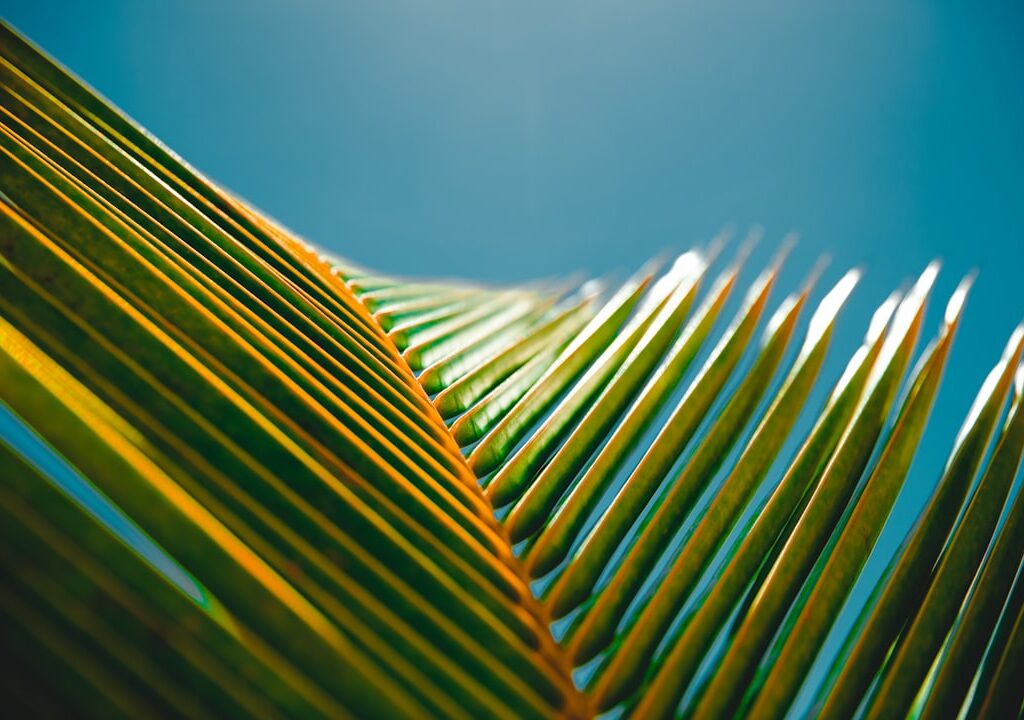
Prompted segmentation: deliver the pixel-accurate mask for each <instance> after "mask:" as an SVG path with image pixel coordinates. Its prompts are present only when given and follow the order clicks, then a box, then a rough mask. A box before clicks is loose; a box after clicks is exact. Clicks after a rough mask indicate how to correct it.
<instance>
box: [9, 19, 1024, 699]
mask: <svg viewBox="0 0 1024 720" xmlns="http://www.w3.org/2000/svg"><path fill="white" fill-rule="evenodd" d="M727 235H728V233H727V232H723V234H722V235H721V236H720V237H718V238H716V239H714V240H713V241H712V242H710V243H709V244H707V245H706V246H702V247H696V248H694V249H692V250H689V251H687V252H685V253H683V254H681V255H679V256H678V257H677V258H675V259H674V260H673V261H672V262H668V263H665V264H664V265H663V264H662V263H660V262H650V263H648V264H646V265H645V266H643V267H642V268H641V269H640V270H639V271H638V272H637V273H636V274H635V275H634V276H632V277H630V278H629V279H627V280H626V281H625V282H623V283H621V285H618V286H614V285H612V284H611V283H609V282H606V281H602V282H597V281H581V280H580V279H577V278H572V279H568V280H564V281H559V280H551V279H546V280H542V281H537V282H534V283H526V284H522V285H519V286H502V287H497V286H490V285H486V284H482V283H476V282H472V281H464V280H456V279H449V280H444V279H422V278H413V279H406V278H398V277H392V276H389V275H387V274H386V273H383V272H378V271H376V270H367V269H364V268H361V267H359V266H357V265H356V264H355V263H352V262H350V261H348V260H346V259H343V258H340V257H334V256H332V255H330V254H327V253H324V252H322V251H320V250H318V249H316V248H315V247H314V246H312V245H310V244H308V243H306V242H305V241H303V240H301V239H299V238H297V237H295V236H294V235H293V234H291V233H290V232H288V231H287V230H285V229H284V228H282V227H280V226H279V225H277V224H276V223H274V222H273V221H271V220H269V219H268V218H266V217H264V216H262V215H261V214H260V213H258V212H257V211H255V210H254V209H252V208H250V207H249V206H248V205H247V204H245V203H244V202H242V201H241V200H239V199H238V198H236V197H234V196H232V195H230V194H229V193H227V192H226V191H224V190H223V189H221V188H219V187H217V186H216V185H215V184H213V183H212V182H210V181H209V180H207V179H206V178H204V177H202V176H201V175H200V174H199V173H197V172H196V171H195V170H193V169H192V168H190V167H189V166H188V165H186V164H185V163H184V162H183V161H182V160H180V159H179V158H178V157H177V156H176V155H174V154H173V153H172V152H171V151H169V150H168V149H166V148H164V147H163V146H162V145H161V144H160V143H159V142H158V141H156V140H155V139H153V138H152V137H151V136H150V135H148V134H147V133H146V132H145V131H144V130H142V129H141V128H139V127H138V126H136V125H135V124H134V123H133V122H132V121H130V120H128V119H127V118H125V117H124V116H123V115H122V114H121V113H120V112H119V111H117V110H116V109H115V108H113V107H112V106H111V105H110V104H109V103H107V102H106V101H105V100H103V99H102V98H100V97H99V96H98V95H97V94H96V93H94V92H93V91H92V90H90V89H89V88H88V87H86V86H85V85H84V84H82V83H81V82H80V81H78V80H77V79H75V78H74V77H73V76H72V75H70V74H69V73H68V72H67V71H65V70H64V69H63V68H61V67H60V66H59V65H57V64H56V63H55V62H53V61H52V60H50V59H49V58H48V57H47V56H45V55H44V54H43V53H42V52H41V51H39V50H38V49H36V48H35V47H34V46H32V45H31V44H30V43H28V42H27V41H26V40H24V39H23V38H21V37H20V36H19V35H18V34H17V33H16V32H15V31H13V30H11V29H10V28H8V27H6V26H2V25H0V463H2V465H0V467H2V468H3V475H4V479H5V481H6V482H5V483H4V484H3V487H2V488H0V541H2V542H0V573H2V574H3V578H4V582H3V584H2V587H0V607H2V609H3V615H4V618H3V620H2V632H3V637H4V643H3V651H2V652H3V655H4V659H5V661H10V662H6V663H5V664H6V665H8V666H10V667H11V668H12V669H11V671H10V672H11V676H10V677H11V682H12V683H13V684H14V686H17V687H18V688H20V692H19V693H15V697H13V698H12V699H11V702H12V703H13V704H14V707H15V708H16V709H17V710H19V711H23V712H24V713H44V714H45V713H50V714H54V713H63V714H66V711H67V709H68V708H91V709H93V712H95V713H96V714H99V715H103V716H114V715H125V716H132V717H136V716H149V715H160V716H163V715H168V716H186V717H224V716H232V717H234V716H260V717H263V716H277V717H315V716H324V717H348V716H352V717H434V716H436V717H466V718H484V717H534V718H542V717H590V716H594V715H596V714H599V713H602V712H605V711H613V712H615V713H617V714H618V715H620V716H631V717H643V718H661V717H671V716H675V715H677V714H679V713H680V712H681V713H683V714H685V715H686V716H693V717H698V718H719V717H726V716H734V715H737V714H739V715H744V716H752V717H783V716H786V715H787V714H795V713H796V712H797V711H798V710H799V711H802V710H803V709H804V708H801V707H800V706H799V704H798V699H799V698H800V697H810V698H812V700H811V701H810V702H812V703H813V711H814V712H816V713H818V714H820V715H821V716H823V717H830V718H832V717H835V718H839V717H851V716H854V715H857V714H860V715H863V716H865V717H872V718H874V717H882V716H888V715H890V714H898V715H901V716H902V715H905V714H908V713H911V714H915V715H916V714H920V715H923V716H924V717H928V718H933V717H940V716H942V717H944V716H947V715H948V714H950V713H952V712H954V711H955V712H960V711H963V712H966V713H969V714H971V715H979V716H990V717H1005V716H1012V715H1013V714H1014V713H1018V712H1020V709H1021V702H1022V698H1021V694H1022V692H1024V688H1022V686H1021V685H1020V683H1019V676H1020V671H1021V667H1020V662H1021V643H1022V642H1024V640H1022V638H1024V630H1022V624H1024V616H1022V605H1024V578H1022V577H1021V576H1020V573H1019V568H1020V566H1021V562H1022V559H1024V558H1022V552H1024V550H1022V548H1024V499H1022V498H1024V493H1022V492H1021V491H1020V489H1019V482H1018V480H1017V478H1018V476H1019V467H1020V464H1021V456H1022V454H1024V411H1022V410H1021V405H1022V394H1024V368H1022V366H1021V357H1022V352H1024V331H1022V330H1021V329H1020V328H1018V329H1017V330H1016V331H1014V332H1013V334H1012V336H1011V337H1010V340H1009V342H1008V344H1007V345H1006V348H1005V350H1004V352H1003V355H1002V357H1001V358H1000V359H999V361H998V363H997V364H996V365H995V367H994V368H993V370H992V372H991V374H990V375H989V377H988V378H987V379H986V380H985V382H984V383H983V384H982V386H981V389H980V392H979V394H978V397H977V399H976V400H975V402H974V405H973V406H972V407H971V409H970V411H969V413H968V415H967V418H966V419H965V421H964V422H963V425H962V428H961V430H960V433H959V435H958V436H957V437H956V438H955V439H954V440H953V443H952V449H951V450H950V452H949V459H948V461H947V463H946V465H945V467H944V469H943V471H942V473H941V477H939V478H936V479H935V486H934V491H933V493H932V497H931V498H930V500H929V501H928V503H927V504H926V506H925V507H924V509H923V510H922V512H921V515H920V517H919V518H918V520H917V522H916V524H915V525H914V527H913V528H912V529H911V530H910V532H909V533H908V534H907V537H906V539H905V541H904V543H903V545H902V547H901V548H900V549H899V550H898V551H897V552H896V553H895V555H894V557H893V558H892V560H891V562H890V565H889V567H888V569H887V570H886V571H885V572H884V573H883V574H882V576H881V578H880V579H879V581H878V583H877V586H876V587H875V590H874V593H873V594H872V595H871V597H870V598H869V599H868V600H867V601H866V602H865V603H863V607H859V608H856V609H857V610H859V611H860V617H859V619H857V621H856V622H855V623H853V625H852V627H851V628H850V630H849V631H848V632H847V634H846V637H845V641H844V642H843V644H842V647H841V648H840V649H839V650H838V651H830V652H832V654H831V655H829V654H827V653H825V652H824V650H823V649H824V648H826V647H828V642H827V640H828V638H829V636H830V635H831V634H833V633H834V632H835V631H836V627H837V621H838V619H839V618H840V615H841V613H842V612H843V609H844V606H845V605H847V604H848V602H849V600H850V599H851V598H852V597H853V596H854V595H853V591H854V588H855V586H856V585H857V583H858V582H859V581H860V579H861V575H862V570H863V569H864V567H865V565H866V563H867V562H868V561H869V559H870V558H871V557H873V554H875V553H878V552H879V548H876V541H877V540H878V538H879V536H880V534H881V533H882V532H883V530H884V529H885V528H886V526H887V523H888V522H889V515H890V513H891V512H892V509H893V507H894V504H895V502H896V500H897V498H898V496H899V494H900V492H901V490H902V489H903V487H904V484H905V483H906V481H907V477H908V474H909V473H910V471H911V467H912V465H913V462H914V459H915V457H917V456H918V455H919V454H920V453H923V452H933V453H934V452H936V451H937V450H936V448H934V447H925V446H927V445H928V442H927V440H926V439H925V438H924V431H925V428H926V425H927V423H928V419H929V417H930V415H931V412H932V408H933V406H934V404H935V403H936V402H937V401H939V400H941V398H940V397H939V396H940V394H941V393H940V385H941V378H942V375H943V370H944V368H945V365H946V362H947V360H948V358H949V356H950V353H951V352H954V338H955V334H956V330H957V327H958V325H959V323H960V321H961V317H962V314H963V312H962V311H963V307H964V303H965V301H966V296H967V293H968V290H969V288H970V284H971V282H972V280H973V278H972V277H968V279H967V280H965V281H964V282H963V283H961V285H960V286H959V287H958V288H957V290H956V291H955V292H954V294H953V296H952V298H951V299H950V300H949V302H948V303H947V305H946V311H945V314H944V316H943V321H942V323H941V325H940V327H939V330H938V333H937V334H936V336H935V337H934V338H933V339H932V340H931V342H930V343H929V344H928V345H927V347H926V348H925V349H924V350H923V352H920V353H918V352H917V350H916V347H917V344H918V340H919V338H920V336H921V335H922V334H925V336H926V337H927V333H926V331H925V328H926V326H927V323H926V308H927V305H928V302H929V298H930V296H931V295H932V293H933V286H934V283H935V280H936V276H937V275H938V272H939V266H938V264H937V263H933V264H931V265H929V266H928V267H927V268H925V270H924V271H923V273H922V274H921V275H920V276H919V278H918V279H917V281H916V282H915V283H914V284H913V285H912V286H911V288H910V289H909V291H908V292H907V293H906V294H905V295H903V294H900V293H893V295H891V296H890V297H889V298H887V299H885V300H884V301H882V302H881V304H880V305H878V308H877V310H876V312H875V313H874V315H873V317H872V320H871V322H870V324H869V326H868V327H867V328H853V329H852V330H850V331H851V332H856V333H858V334H860V333H864V335H863V337H864V339H863V342H862V343H861V345H860V346H859V347H858V348H857V349H856V350H855V351H854V352H853V354H852V355H851V357H849V358H848V359H846V362H845V371H844V372H842V373H840V374H838V376H831V371H830V370H829V368H830V367H831V366H830V365H829V364H828V363H827V362H826V358H827V355H828V352H829V346H830V344H831V341H832V340H833V337H834V336H836V335H837V334H839V333H845V332H847V331H848V328H847V327H846V323H844V321H843V318H842V313H841V310H842V308H843V307H844V305H845V304H846V303H847V301H848V299H849V298H850V297H851V296H852V295H853V294H854V293H855V292H857V285H858V282H859V280H860V278H861V275H862V271H861V270H860V269H856V270H850V271H848V272H845V273H842V272H840V273H838V274H837V276H836V279H835V280H834V281H833V284H832V285H831V287H827V288H824V289H818V288H816V285H817V284H818V282H819V280H820V275H821V268H820V267H818V268H816V269H815V270H814V271H813V272H812V273H811V277H810V278H809V279H808V280H807V282H806V283H805V285H804V286H803V287H801V288H799V289H798V290H796V291H795V292H792V293H790V294H788V295H786V296H784V297H783V299H782V301H781V302H778V303H776V301H775V300H773V297H772V293H773V292H774V291H775V289H776V285H777V284H779V282H780V279H779V278H780V277H781V276H782V272H781V268H782V265H783V263H784V262H785V261H786V258H787V256H788V254H789V253H790V250H791V247H792V239H786V240H784V241H783V243H782V249H781V250H780V251H779V253H778V254H777V256H776V258H775V259H774V260H773V261H772V263H771V264H770V265H769V266H768V267H767V268H764V269H763V270H761V271H760V274H759V275H758V276H757V277H756V279H755V280H754V281H753V283H752V284H750V285H749V286H748V287H744V281H743V280H742V278H743V277H744V275H743V270H744V265H745V264H746V263H748V262H749V257H748V255H749V249H750V245H751V243H752V242H753V241H754V239H756V237H757V236H758V235H759V231H757V230H755V231H752V233H751V238H750V239H748V241H747V242H746V243H745V244H743V245H742V246H741V247H740V249H739V250H738V252H736V253H735V255H734V257H732V258H730V259H727V260H725V261H720V259H719V256H720V255H721V254H722V251H723V247H724V245H725V240H726V236H727ZM720 263H721V264H720ZM755 270H757V269H756V268H755ZM712 278H714V279H713V280H712ZM879 300H881V298H878V299H875V302H878V301H879ZM733 303H735V305H736V307H732V304H733ZM729 314H731V315H732V319H731V320H730V321H729V322H728V323H726V322H725V318H727V317H728V316H729ZM720 325H721V326H723V327H719V326H720ZM994 349H995V347H993V350H994ZM979 352H985V349H984V348H982V349H979ZM828 388H830V390H829V391H828V393H827V395H826V396H824V397H825V398H826V399H825V400H824V402H823V404H822V405H821V407H817V406H816V403H817V402H819V401H818V400H816V399H815V398H816V397H818V396H817V395H816V394H815V393H816V391H821V390H825V389H828ZM938 451H942V452H943V453H945V448H938ZM883 561H884V558H883ZM830 660H831V662H832V667H831V670H830V671H829V672H828V673H827V674H826V675H825V677H824V678H823V679H821V680H819V679H818V677H817V676H816V675H815V674H814V673H813V672H812V670H813V668H814V667H815V665H816V664H817V663H821V662H825V663H826V664H827V662H828V661H830Z"/></svg>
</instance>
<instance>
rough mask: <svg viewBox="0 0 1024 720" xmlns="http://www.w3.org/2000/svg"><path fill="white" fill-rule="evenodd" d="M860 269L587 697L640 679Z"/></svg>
mask: <svg viewBox="0 0 1024 720" xmlns="http://www.w3.org/2000/svg"><path fill="white" fill-rule="evenodd" d="M859 277H860V275H859V273H858V272H850V273H847V274H846V275H845V276H844V277H843V279H842V280H841V281H840V282H839V284H837V285H836V287H835V288H833V290H832V291H831V292H830V293H829V294H828V295H826V296H825V298H824V300H822V302H821V305H820V306H819V308H818V310H817V311H816V312H815V314H814V317H813V318H812V319H811V321H810V324H809V328H808V333H807V338H806V339H805V341H804V345H803V347H802V348H801V350H800V354H799V356H798V357H797V360H796V362H795V363H794V365H793V368H792V369H791V370H790V372H789V375H788V377H787V378H786V382H785V384H784V385H783V387H782V389H781V390H780V391H779V394H778V396H777V398H776V400H775V401H774V402H773V403H772V406H771V407H770V408H769V409H768V411H767V413H766V414H765V416H764V418H763V419H762V420H761V422H760V424H759V425H758V427H757V430H756V431H755V433H754V435H753V437H752V439H751V440H750V442H749V443H748V445H747V447H746V449H745V450H744V452H743V454H742V455H741V456H740V458H739V460H737V461H736V465H735V466H734V467H733V469H732V471H731V472H730V473H729V475H728V477H727V478H726V479H725V480H724V481H723V482H722V485H721V487H720V489H719V491H718V493H717V494H716V496H715V498H714V500H713V501H712V502H711V504H710V505H709V506H708V508H707V510H706V511H705V512H704V513H703V518H702V519H701V520H700V523H699V524H698V525H697V527H696V528H695V529H694V531H693V533H692V535H691V536H690V537H689V538H688V539H687V541H686V543H685V544H684V546H683V548H682V550H681V551H680V553H679V556H678V557H677V558H676V560H675V562H674V563H673V564H672V566H671V567H670V568H669V570H668V571H667V573H666V574H665V576H664V578H663V579H662V581H661V582H660V583H659V586H658V589H657V590H656V591H655V594H654V596H653V597H652V598H651V600H650V602H649V603H648V604H647V607H646V608H644V610H643V611H642V612H641V613H640V615H639V617H638V618H637V620H636V622H635V624H633V625H632V626H631V627H629V628H628V629H627V630H626V635H625V640H624V641H623V642H622V644H621V646H620V647H619V648H618V649H616V650H615V651H614V654H613V655H612V656H611V661H610V662H606V663H605V666H604V667H603V668H602V669H601V670H600V671H599V672H600V676H599V680H598V682H597V683H596V685H595V686H594V687H593V689H592V693H593V696H594V699H595V702H596V703H597V705H598V707H601V708H607V707H611V706H613V705H615V704H616V703H618V702H620V701H621V700H623V699H625V698H626V697H627V696H628V695H629V694H630V693H631V691H633V690H635V689H636V687H637V686H638V684H639V682H640V680H641V679H642V677H643V671H644V668H645V667H646V666H647V665H648V664H649V662H650V657H651V656H652V655H653V653H654V649H655V647H656V646H657V644H658V643H659V642H660V641H661V638H662V637H663V635H664V633H665V632H666V631H667V630H668V625H669V623H670V622H671V620H672V618H673V617H674V616H675V613H676V611H677V610H678V607H679V605H680V602H681V601H682V600H683V599H685V597H686V596H687V595H688V594H689V591H690V590H691V588H692V587H693V585H694V584H695V583H696V581H697V579H698V577H699V576H700V573H701V572H703V571H704V569H705V568H706V567H707V565H708V563H709V562H710V561H711V558H712V556H713V554H714V552H715V550H717V548H718V546H719V544H720V543H721V541H722V540H723V539H724V536H725V534H726V533H727V532H728V531H729V529H730V528H731V526H732V525H733V524H734V523H735V522H736V521H737V520H738V519H739V514H740V512H741V511H742V509H743V507H744V506H745V505H746V503H747V502H748V501H749V500H750V497H751V495H752V494H753V491H754V489H755V488H756V486H757V484H758V483H759V482H760V481H761V480H762V479H763V477H764V475H765V473H767V471H768V468H769V466H770V465H771V463H772V461H773V460H774V458H775V456H776V454H777V453H778V451H779V449H780V448H781V446H782V444H783V442H784V441H785V439H786V436H787V435H788V434H789V432H790V430H791V429H792V427H793V424H794V423H795V422H796V419H797V416H798V415H799V412H800V408H801V406H802V405H803V403H804V402H805V401H806V399H807V395H808V393H809V392H810V390H811V387H812V386H813V384H814V380H815V378H816V376H817V374H818V371H819V370H820V368H821V364H822V362H823V361H824V358H825V351H826V349H827V348H828V341H829V338H830V336H831V333H832V327H833V324H834V322H835V318H836V316H837V315H838V313H839V310H840V309H841V308H842V306H843V304H844V303H845V301H846V298H847V297H848V296H849V294H850V292H851V291H852V290H853V287H854V285H856V283H857V281H858V279H859Z"/></svg>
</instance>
